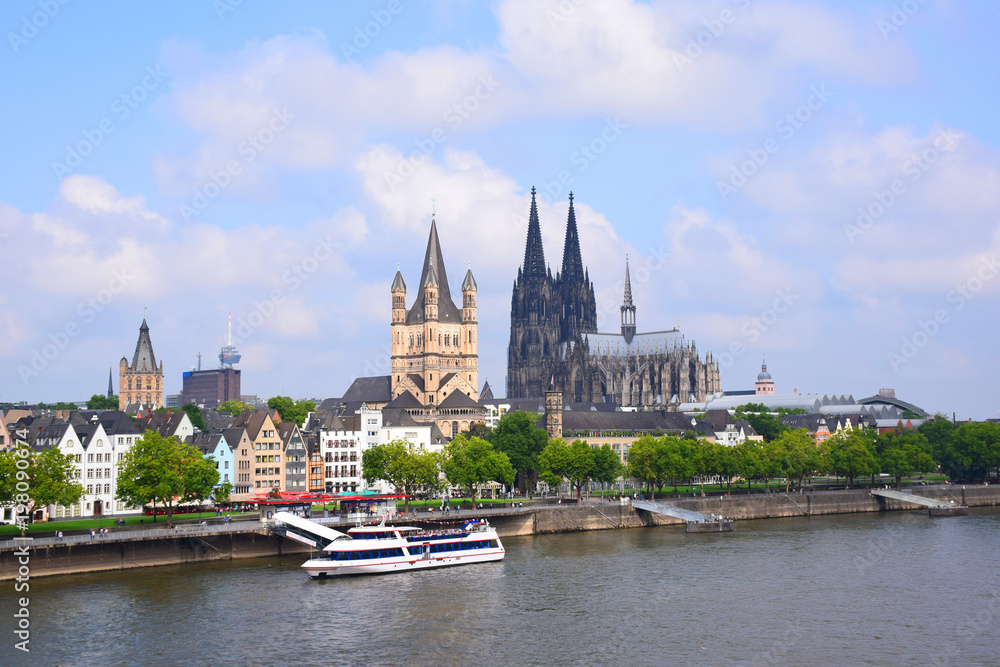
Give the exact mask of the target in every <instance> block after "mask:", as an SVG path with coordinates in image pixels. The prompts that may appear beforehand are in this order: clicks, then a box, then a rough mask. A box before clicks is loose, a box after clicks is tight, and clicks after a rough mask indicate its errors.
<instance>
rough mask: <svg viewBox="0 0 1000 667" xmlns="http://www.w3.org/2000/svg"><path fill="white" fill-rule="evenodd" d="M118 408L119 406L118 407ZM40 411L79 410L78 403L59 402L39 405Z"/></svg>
mask: <svg viewBox="0 0 1000 667" xmlns="http://www.w3.org/2000/svg"><path fill="white" fill-rule="evenodd" d="M116 407H117V406H116ZM38 409H39V410H77V409H78V408H77V407H76V403H67V402H65V401H59V402H57V403H39V404H38Z"/></svg>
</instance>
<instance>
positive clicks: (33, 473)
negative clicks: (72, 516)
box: [0, 447, 84, 520]
mask: <svg viewBox="0 0 1000 667" xmlns="http://www.w3.org/2000/svg"><path fill="white" fill-rule="evenodd" d="M19 449H20V450H21V451H24V452H26V453H27V456H19V455H18V451H17V450H14V451H9V452H2V453H0V504H14V505H23V506H24V509H23V511H21V509H20V508H18V510H19V511H18V514H20V515H28V516H29V517H30V511H29V510H31V509H33V508H37V507H44V506H46V505H62V506H64V507H67V506H69V505H75V504H76V503H78V502H80V498H82V497H83V492H84V491H83V486H81V485H80V484H79V483H77V481H76V480H75V479H74V475H75V473H74V465H73V457H72V456H71V455H69V454H63V453H62V452H60V451H59V450H58V449H54V448H49V449H46V450H43V451H41V452H36V451H35V450H32V449H27V448H24V447H21V448H19ZM19 461H25V462H26V464H24V463H22V464H21V465H20V466H19V465H18V462H19ZM25 485H27V488H26V489H25ZM29 520H30V519H29Z"/></svg>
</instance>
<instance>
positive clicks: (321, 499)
mask: <svg viewBox="0 0 1000 667" xmlns="http://www.w3.org/2000/svg"><path fill="white" fill-rule="evenodd" d="M405 497H406V496H404V495H402V494H400V495H385V496H378V495H371V494H367V495H361V494H358V495H356V496H331V495H330V494H328V493H309V492H306V491H302V492H298V493H295V492H291V491H279V492H278V493H277V494H275V496H266V495H265V496H254V497H253V498H252V499H251V500H250V502H252V503H257V504H258V505H300V504H305V503H327V502H337V501H340V500H388V499H390V498H405Z"/></svg>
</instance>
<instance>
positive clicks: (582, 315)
mask: <svg viewBox="0 0 1000 667" xmlns="http://www.w3.org/2000/svg"><path fill="white" fill-rule="evenodd" d="M556 283H557V289H558V292H559V300H560V302H561V305H562V309H561V312H560V313H559V316H560V322H559V334H560V335H559V340H560V341H564V342H568V341H575V340H579V339H580V338H581V337H582V336H581V335H582V334H584V333H593V332H596V331H597V299H596V298H595V297H594V285H593V283H591V282H590V272H589V271H588V270H586V269H584V267H583V259H582V258H581V256H580V236H579V233H578V232H577V229H576V211H575V209H574V208H573V193H572V192H571V193H569V216H568V217H567V219H566V241H565V243H564V245H563V261H562V270H561V271H560V272H559V273H558V274H557V275H556Z"/></svg>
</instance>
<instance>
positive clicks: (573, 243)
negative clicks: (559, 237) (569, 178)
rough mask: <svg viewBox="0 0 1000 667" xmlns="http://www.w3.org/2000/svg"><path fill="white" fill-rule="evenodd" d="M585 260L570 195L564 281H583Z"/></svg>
mask: <svg viewBox="0 0 1000 667" xmlns="http://www.w3.org/2000/svg"><path fill="white" fill-rule="evenodd" d="M583 277H584V276H583V259H582V258H581V257H580V236H579V233H578V232H577V229H576V211H575V210H574V209H573V193H572V192H571V193H569V218H568V219H567V220H566V242H565V243H564V244H563V260H562V279H563V280H572V279H578V280H582V279H583Z"/></svg>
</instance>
